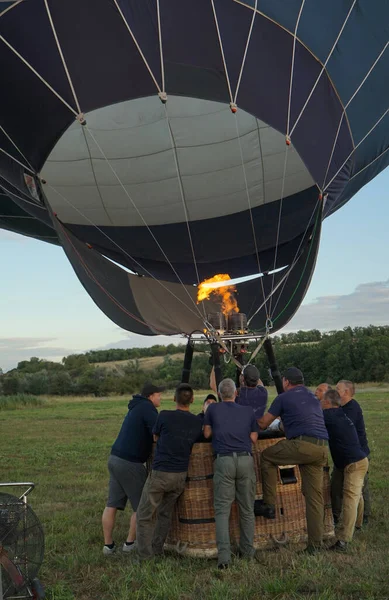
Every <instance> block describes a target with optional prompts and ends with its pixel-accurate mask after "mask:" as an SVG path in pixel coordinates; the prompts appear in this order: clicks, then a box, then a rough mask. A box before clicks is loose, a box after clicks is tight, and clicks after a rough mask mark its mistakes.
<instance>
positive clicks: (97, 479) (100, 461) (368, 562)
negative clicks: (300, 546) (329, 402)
mask: <svg viewBox="0 0 389 600" xmlns="http://www.w3.org/2000/svg"><path fill="white" fill-rule="evenodd" d="M367 389H368V391H365V390H363V391H361V392H360V393H359V394H358V395H357V399H358V400H359V401H360V402H361V404H362V407H363V410H364V414H365V420H366V423H367V429H368V436H369V443H370V447H371V449H372V457H371V471H370V473H371V491H372V498H373V510H374V515H373V518H372V519H371V523H370V524H369V526H368V527H367V528H366V530H365V531H363V532H361V533H358V534H357V535H356V539H355V542H354V543H353V544H352V547H351V548H350V551H349V553H348V554H347V555H333V556H332V555H330V553H328V552H323V553H321V554H320V555H318V556H312V557H302V556H299V555H297V554H296V552H295V551H294V550H292V549H288V548H283V549H282V550H281V551H279V552H278V553H273V552H263V553H262V556H261V557H260V559H259V562H255V563H249V562H245V561H243V560H236V561H235V562H234V563H233V565H232V568H231V569H229V570H228V571H223V572H220V571H218V570H217V569H216V561H213V560H210V561H207V560H199V559H196V560H195V559H183V558H179V557H175V556H170V557H167V558H163V559H159V560H158V561H155V562H151V563H149V564H145V565H143V564H142V565H137V564H135V563H134V562H133V561H132V559H131V557H129V556H123V555H122V554H121V553H117V555H115V556H112V557H109V558H105V557H103V555H102V537H101V526H100V519H101V513H102V510H103V508H104V503H105V499H106V486H107V470H106V460H107V457H108V454H109V450H110V446H111V444H112V442H113V440H114V438H115V436H116V434H117V432H118V429H119V427H120V425H121V422H122V419H123V417H124V415H125V414H126V404H127V402H126V400H125V399H123V398H101V399H95V398H62V399H58V398H57V399H53V398H49V399H48V400H47V401H46V402H45V403H44V404H42V405H41V406H37V407H31V406H24V407H21V408H20V409H16V410H8V409H7V408H5V409H4V410H1V411H0V431H1V435H0V457H1V460H0V481H9V480H14V481H15V480H19V481H22V480H32V481H35V482H36V483H37V488H36V490H35V491H34V492H33V494H32V495H31V496H30V503H31V506H32V507H33V508H34V510H35V511H36V512H37V514H38V516H39V517H40V519H41V521H42V523H43V525H44V528H45V533H46V555H45V561H44V565H43V567H42V570H41V572H40V578H41V579H42V581H43V582H44V584H45V586H46V593H47V599H48V600H128V599H134V600H190V599H193V600H256V599H258V600H259V599H261V600H268V599H270V598H272V599H277V600H286V599H300V598H301V599H304V600H313V599H315V600H340V599H344V598H350V599H353V600H372V599H386V598H388V599H389V552H388V544H389V524H388V521H389V445H388V441H389V434H388V430H389V393H388V391H387V390H386V389H378V388H377V389H375V390H374V388H373V387H372V386H371V385H370V387H368V388H367ZM203 397H204V395H203V394H199V396H198V398H197V401H196V406H195V408H194V410H195V411H197V409H199V407H200V401H201V399H202V398H203ZM170 407H172V408H173V403H172V400H171V397H167V398H166V399H165V400H164V402H163V408H170ZM119 517H120V518H119V520H118V527H117V531H116V535H115V539H116V542H117V543H118V544H120V543H122V542H123V541H124V539H125V536H126V533H127V525H128V517H129V513H128V512H127V511H126V512H125V513H124V514H121V515H119Z"/></svg>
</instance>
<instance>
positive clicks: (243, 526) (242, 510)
mask: <svg viewBox="0 0 389 600" xmlns="http://www.w3.org/2000/svg"><path fill="white" fill-rule="evenodd" d="M218 391H219V396H220V398H221V400H222V402H220V403H217V404H211V406H209V407H208V410H207V412H206V413H205V417H204V436H205V438H210V437H212V445H213V449H214V452H215V463H214V476H213V497H214V508H215V521H216V545H217V551H218V567H219V569H225V568H227V567H228V565H229V563H230V560H231V547H230V533H229V519H230V512H231V505H232V503H233V501H234V500H235V499H236V501H237V503H238V507H239V525H240V542H239V547H240V551H241V553H242V554H243V555H244V556H248V557H252V556H253V555H254V546H253V541H254V525H255V516H254V501H255V486H256V477H255V470H254V460H253V457H252V453H251V451H252V448H251V445H252V443H255V442H256V441H257V439H258V425H257V421H256V419H255V416H254V412H253V410H252V408H250V407H249V406H239V405H238V404H236V402H235V398H236V387H235V383H234V382H233V381H232V379H223V381H222V382H221V383H220V385H219V390H218Z"/></svg>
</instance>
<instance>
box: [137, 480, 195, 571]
mask: <svg viewBox="0 0 389 600" xmlns="http://www.w3.org/2000/svg"><path fill="white" fill-rule="evenodd" d="M185 481H186V472H185V473H166V472H165V471H151V473H150V475H149V477H148V478H147V481H146V483H145V486H144V488H143V492H142V497H141V499H140V503H139V506H138V510H137V511H136V539H137V542H138V553H139V558H141V559H147V558H151V557H152V556H154V555H155V554H162V551H163V545H164V543H165V540H166V538H167V535H168V533H169V528H170V523H171V520H172V514H173V509H174V505H175V503H176V502H177V500H178V498H179V497H180V496H181V494H182V492H183V491H184V488H185Z"/></svg>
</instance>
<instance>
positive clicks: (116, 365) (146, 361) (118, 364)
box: [93, 352, 202, 372]
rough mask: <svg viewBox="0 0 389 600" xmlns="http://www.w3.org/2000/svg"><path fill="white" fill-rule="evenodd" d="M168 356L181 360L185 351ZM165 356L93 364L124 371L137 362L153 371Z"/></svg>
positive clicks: (141, 368)
mask: <svg viewBox="0 0 389 600" xmlns="http://www.w3.org/2000/svg"><path fill="white" fill-rule="evenodd" d="M200 354H202V353H201V352H194V356H197V355H200ZM168 356H169V358H170V359H171V360H179V361H181V362H182V361H183V360H184V353H183V352H178V353H177V354H169V355H168ZM165 358H166V356H145V357H143V358H138V359H128V360H114V361H111V362H98V363H93V364H94V365H95V366H96V367H104V368H105V369H108V370H109V371H112V370H113V369H116V370H117V371H119V372H123V370H124V367H126V366H127V365H134V364H136V363H137V364H138V365H139V369H140V370H142V371H151V370H152V369H155V368H156V367H159V365H162V363H163V361H164V359H165Z"/></svg>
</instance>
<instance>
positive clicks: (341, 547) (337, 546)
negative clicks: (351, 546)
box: [328, 540, 348, 552]
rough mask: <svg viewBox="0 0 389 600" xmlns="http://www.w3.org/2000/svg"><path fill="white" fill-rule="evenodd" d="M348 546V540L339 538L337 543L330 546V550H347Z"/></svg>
mask: <svg viewBox="0 0 389 600" xmlns="http://www.w3.org/2000/svg"><path fill="white" fill-rule="evenodd" d="M347 547H348V543H347V542H342V540H338V541H337V542H336V544H334V545H333V546H330V547H329V548H328V550H333V551H334V552H347Z"/></svg>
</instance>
